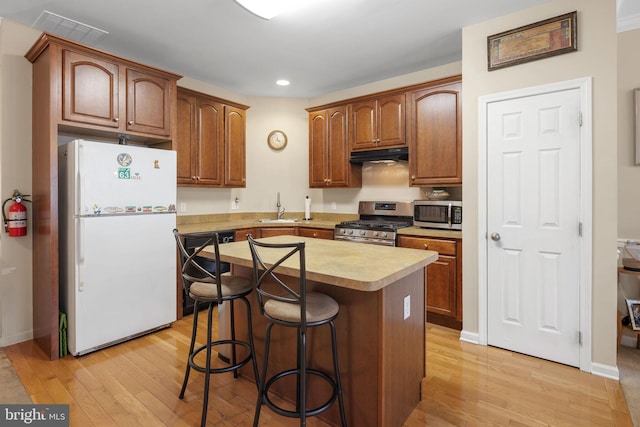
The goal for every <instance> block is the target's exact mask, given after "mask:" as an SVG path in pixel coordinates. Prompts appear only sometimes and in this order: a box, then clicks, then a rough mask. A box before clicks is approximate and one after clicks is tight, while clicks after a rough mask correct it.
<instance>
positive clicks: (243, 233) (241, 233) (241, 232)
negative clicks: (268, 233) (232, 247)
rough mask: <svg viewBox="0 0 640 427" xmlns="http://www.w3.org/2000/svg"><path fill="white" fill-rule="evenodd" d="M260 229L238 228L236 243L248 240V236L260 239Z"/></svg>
mask: <svg viewBox="0 0 640 427" xmlns="http://www.w3.org/2000/svg"><path fill="white" fill-rule="evenodd" d="M259 231H260V229H259V228H255V227H251V228H237V229H236V242H238V241H242V240H247V234H251V235H252V236H253V237H256V238H257V237H258V236H259V234H258V232H259Z"/></svg>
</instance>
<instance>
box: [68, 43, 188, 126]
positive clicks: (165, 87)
mask: <svg viewBox="0 0 640 427" xmlns="http://www.w3.org/2000/svg"><path fill="white" fill-rule="evenodd" d="M61 53H62V123H65V124H69V125H70V126H74V127H75V126H80V127H85V126H88V127H90V128H91V129H95V130H98V129H104V130H107V131H109V132H120V133H124V134H127V135H129V134H136V135H143V136H153V137H165V138H170V137H171V130H172V128H171V119H172V117H171V109H172V105H173V97H174V96H175V90H176V79H175V78H174V77H167V76H166V75H165V74H164V73H154V72H153V71H149V70H142V69H137V68H135V66H134V65H126V64H124V63H122V61H119V60H117V59H114V58H113V57H111V56H107V55H103V54H100V53H99V52H94V51H92V52H85V51H78V50H77V48H73V49H72V48H63V49H62V52H61Z"/></svg>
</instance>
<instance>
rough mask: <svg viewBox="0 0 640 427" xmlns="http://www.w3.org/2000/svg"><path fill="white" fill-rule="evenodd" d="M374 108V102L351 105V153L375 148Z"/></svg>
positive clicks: (376, 137)
mask: <svg viewBox="0 0 640 427" xmlns="http://www.w3.org/2000/svg"><path fill="white" fill-rule="evenodd" d="M376 107H377V103H376V100H369V101H363V102H357V103H354V104H352V105H351V114H350V116H351V150H352V151H357V150H367V149H371V148H376V144H377V139H378V134H377V122H376Z"/></svg>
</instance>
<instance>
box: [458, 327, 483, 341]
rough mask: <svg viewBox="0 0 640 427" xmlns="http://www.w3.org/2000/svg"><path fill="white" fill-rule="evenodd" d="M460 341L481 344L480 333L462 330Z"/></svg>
mask: <svg viewBox="0 0 640 427" xmlns="http://www.w3.org/2000/svg"><path fill="white" fill-rule="evenodd" d="M460 341H464V342H468V343H471V344H479V343H480V335H479V334H478V333H477V332H468V331H464V330H463V331H461V332H460Z"/></svg>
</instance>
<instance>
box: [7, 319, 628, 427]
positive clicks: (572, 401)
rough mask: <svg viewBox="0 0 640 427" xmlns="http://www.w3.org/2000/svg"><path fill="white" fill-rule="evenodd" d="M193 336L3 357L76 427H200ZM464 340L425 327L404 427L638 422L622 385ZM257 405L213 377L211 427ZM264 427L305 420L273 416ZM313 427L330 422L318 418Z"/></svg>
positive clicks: (246, 388)
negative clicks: (422, 365)
mask: <svg viewBox="0 0 640 427" xmlns="http://www.w3.org/2000/svg"><path fill="white" fill-rule="evenodd" d="M190 329H191V316H187V317H185V318H184V319H182V320H180V321H178V322H176V323H174V325H173V326H172V327H171V328H169V329H165V330H163V331H160V332H156V333H155V334H151V335H147V336H145V337H142V338H138V339H136V340H133V341H129V342H127V343H123V344H120V345H117V346H114V347H111V348H108V349H105V350H101V351H98V352H95V353H92V354H89V355H86V356H82V357H78V358H75V357H72V356H67V357H65V358H63V359H61V360H58V361H49V360H47V358H46V357H45V355H44V354H43V352H42V351H41V350H40V349H39V348H38V347H37V346H36V345H35V344H34V343H33V342H32V341H27V342H24V343H20V344H16V345H13V346H9V347H6V348H5V349H4V350H5V352H6V354H7V357H8V358H9V359H10V360H11V362H12V363H13V366H14V367H15V370H16V372H17V374H18V376H19V377H20V379H21V381H22V382H23V383H24V385H25V388H26V390H27V392H28V393H29V395H30V396H31V398H32V399H33V401H34V403H42V404H46V403H69V404H70V412H71V425H72V426H82V427H84V426H94V425H95V426H163V425H167V426H187V425H192V426H193V425H198V424H199V421H200V411H201V402H202V400H201V399H202V384H203V382H202V374H200V373H198V372H192V374H191V375H192V376H191V380H190V383H189V387H188V388H187V393H186V395H185V398H184V400H180V399H178V392H179V390H180V386H181V384H182V378H183V375H184V367H185V356H186V354H187V351H188V345H189V339H190ZM458 337H459V333H458V332H457V331H453V330H450V329H446V328H441V327H438V326H434V325H427V345H426V354H427V357H426V359H427V377H426V379H425V380H424V382H423V384H422V396H423V400H422V401H421V402H420V403H419V404H418V406H417V407H416V408H415V410H414V411H413V412H412V413H411V415H410V416H409V418H408V419H407V421H406V422H405V426H406V427H418V426H477V425H494V426H548V425H553V426H632V425H633V424H632V421H631V417H630V415H629V411H628V409H627V403H626V400H625V397H624V394H623V391H622V389H621V387H620V384H619V383H618V382H617V381H612V380H607V379H604V378H601V377H597V376H594V375H590V374H587V373H584V372H580V371H579V370H578V369H575V368H570V367H567V366H563V365H558V364H555V363H551V362H546V361H543V360H540V359H535V358H532V357H528V356H524V355H521V354H517V353H512V352H509V351H505V350H501V349H496V348H492V347H482V346H475V345H473V344H468V343H464V342H460V340H459V339H458ZM255 398H256V389H255V385H254V384H253V383H251V382H249V381H247V380H244V379H237V380H234V379H233V376H232V374H222V375H215V376H213V377H212V383H211V391H210V398H209V412H208V425H212V426H221V427H229V426H249V425H251V423H252V417H253V408H254V404H255ZM260 425H261V426H295V425H297V422H296V420H291V419H286V418H283V417H280V416H278V415H275V414H273V413H272V412H270V411H269V410H268V409H265V410H263V411H262V415H261V423H260ZM308 425H309V426H319V427H325V426H326V425H327V424H325V423H323V422H322V421H319V420H317V419H315V418H312V419H311V420H310V422H308ZM352 427H366V426H352Z"/></svg>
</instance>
